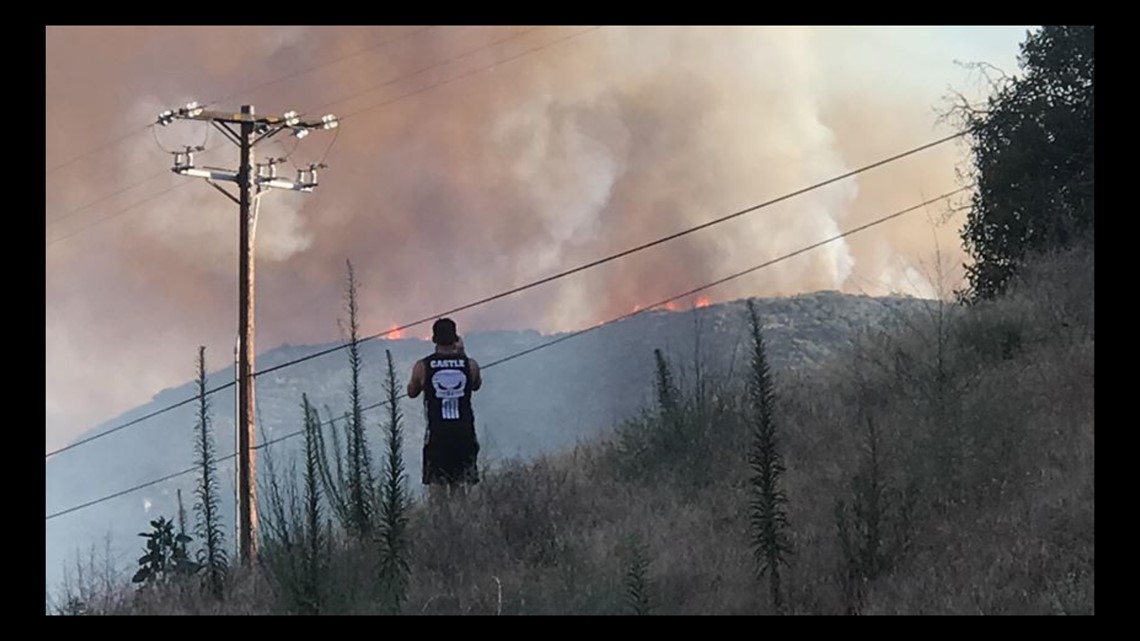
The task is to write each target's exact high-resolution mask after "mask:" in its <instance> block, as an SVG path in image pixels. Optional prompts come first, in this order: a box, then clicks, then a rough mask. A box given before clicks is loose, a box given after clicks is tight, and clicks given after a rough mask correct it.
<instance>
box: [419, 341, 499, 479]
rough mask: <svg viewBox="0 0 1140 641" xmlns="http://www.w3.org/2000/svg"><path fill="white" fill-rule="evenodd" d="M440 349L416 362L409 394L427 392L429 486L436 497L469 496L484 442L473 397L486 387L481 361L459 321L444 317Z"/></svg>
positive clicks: (437, 345)
mask: <svg viewBox="0 0 1140 641" xmlns="http://www.w3.org/2000/svg"><path fill="white" fill-rule="evenodd" d="M431 334H432V335H431V340H432V342H433V343H435V352H434V353H433V354H431V355H430V356H427V357H426V358H423V359H421V360H419V361H417V362H416V364H415V366H413V367H412V377H411V380H409V381H408V398H416V397H417V396H419V395H420V392H423V394H424V414H425V415H426V419H427V427H426V429H425V431H424V456H423V484H424V485H427V486H429V488H430V491H431V493H432V494H433V495H435V496H436V497H438V496H439V495H440V494H443V493H446V494H448V495H450V494H453V493H456V492H458V493H459V494H465V493H466V491H467V486H468V485H473V484H475V483H478V482H479V470H478V468H477V467H476V463H477V458H478V454H479V442H478V441H477V440H476V438H475V415H474V413H473V412H472V410H471V395H472V393H473V392H475V391H477V390H478V389H479V388H480V387H482V386H483V378H482V376H481V375H480V373H479V364H478V363H476V362H475V360H474V359H471V358H468V357H467V354H466V353H465V352H464V348H463V340H462V339H461V338H460V337H459V334H457V333H456V328H455V322H454V321H452V320H451V319H450V318H441V319H439V320H437V321H436V322H435V324H434V325H432V328H431Z"/></svg>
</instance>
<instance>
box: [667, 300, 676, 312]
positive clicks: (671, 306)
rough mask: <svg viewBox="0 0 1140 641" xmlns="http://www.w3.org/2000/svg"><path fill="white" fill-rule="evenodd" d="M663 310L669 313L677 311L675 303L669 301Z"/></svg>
mask: <svg viewBox="0 0 1140 641" xmlns="http://www.w3.org/2000/svg"><path fill="white" fill-rule="evenodd" d="M665 309H667V310H669V311H671V312H675V311H677V301H675V300H671V301H669V302H668V303H665Z"/></svg>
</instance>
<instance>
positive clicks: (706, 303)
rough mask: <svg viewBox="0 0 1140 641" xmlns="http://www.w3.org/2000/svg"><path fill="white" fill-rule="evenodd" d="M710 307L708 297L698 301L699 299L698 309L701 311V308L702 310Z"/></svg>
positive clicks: (702, 297)
mask: <svg viewBox="0 0 1140 641" xmlns="http://www.w3.org/2000/svg"><path fill="white" fill-rule="evenodd" d="M708 306H709V299H708V297H706V296H701V297H700V298H698V299H697V308H698V309H700V308H702V307H708Z"/></svg>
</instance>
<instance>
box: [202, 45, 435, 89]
mask: <svg viewBox="0 0 1140 641" xmlns="http://www.w3.org/2000/svg"><path fill="white" fill-rule="evenodd" d="M436 28H437V27H434V26H432V27H420V28H419V29H415V30H413V31H409V32H408V33H403V34H400V35H398V36H395V37H392V38H387V39H385V40H382V41H380V42H378V43H376V44H374V45H371V46H369V47H367V48H365V49H360V50H358V51H356V52H353V53H350V54H347V55H344V56H341V57H339V58H336V59H334V60H329V61H328V62H322V63H320V64H317V65H313V66H311V67H308V68H305V69H300V70H298V71H295V72H293V73H289V74H286V75H284V76H278V77H276V78H273V79H271V80H266V81H265V82H262V83H260V84H257V85H254V86H252V87H250V88H248V89H244V90H242V91H239V92H237V93H232V94H230V95H228V96H222V97H221V98H218V99H216V100H211V101H209V102H207V103H206V106H207V107H209V106H212V105H216V104H218V103H219V102H222V101H223V100H229V99H230V98H236V97H237V96H243V95H245V94H250V93H253V92H254V91H257V90H258V89H264V88H265V87H268V86H269V85H274V84H277V83H278V82H283V81H285V80H290V79H292V78H296V77H297V76H303V75H305V74H307V73H309V72H310V71H316V70H317V69H323V68H324V67H329V66H332V65H335V64H337V63H340V62H344V61H345V60H348V59H350V58H355V57H356V56H359V55H363V54H365V53H368V52H369V51H374V50H376V49H379V48H381V47H384V46H387V45H389V44H392V43H393V42H396V41H398V40H403V39H405V38H410V37H412V36H414V35H416V34H419V33H423V32H425V31H428V30H431V29H436Z"/></svg>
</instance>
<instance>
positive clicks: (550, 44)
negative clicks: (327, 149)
mask: <svg viewBox="0 0 1140 641" xmlns="http://www.w3.org/2000/svg"><path fill="white" fill-rule="evenodd" d="M598 29H601V27H600V26H598V27H590V28H589V29H584V30H582V31H578V32H576V33H572V34H570V35H568V36H563V37H562V38H559V39H557V40H554V41H551V42H548V43H546V44H543V45H539V46H537V47H533V48H531V49H527V50H526V51H523V52H521V53H517V54H515V55H513V56H507V57H506V58H503V59H501V60H496V61H495V62H492V63H491V64H488V65H484V66H482V67H476V68H474V69H472V70H470V71H468V72H467V73H463V74H460V75H458V76H456V77H454V78H449V79H447V80H444V81H443V82H439V83H436V84H431V85H428V86H426V87H423V88H421V89H417V90H415V91H412V92H409V93H406V94H403V95H401V96H399V97H397V98H394V99H392V100H386V101H384V102H380V103H377V104H375V105H371V106H368V107H364V108H362V109H357V110H356V111H350V112H348V113H347V114H344V115H342V116H341V117H340V119H341V120H346V119H348V118H351V117H353V116H357V115H359V114H362V113H364V112H365V111H369V110H371V109H376V108H378V107H383V106H385V105H389V104H391V103H393V102H396V101H397V100H403V99H404V98H407V97H409V96H414V95H416V94H418V93H422V92H425V91H428V90H430V89H435V88H436V87H440V86H442V85H446V84H450V83H452V82H456V81H458V80H462V79H464V78H466V77H468V76H471V75H474V74H476V73H479V72H480V71H486V70H487V69H491V68H494V67H497V66H499V65H502V64H506V63H508V62H511V61H512V60H516V59H518V58H522V57H523V56H526V55H529V54H532V53H537V52H539V51H542V50H543V49H549V48H550V47H553V46H555V45H558V44H562V43H563V42H566V41H567V40H573V39H574V38H578V37H580V36H584V35H586V34H587V33H590V32H592V31H597V30H598ZM532 30H533V29H532ZM532 30H531V31H532ZM526 33H529V31H527V32H524V33H523V34H519V35H525V34H526ZM509 39H510V38H506V39H504V40H503V41H504V42H505V41H506V40H509ZM491 46H493V44H492V45H491ZM472 53H475V52H472ZM464 55H468V54H464ZM461 57H462V56H461Z"/></svg>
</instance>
